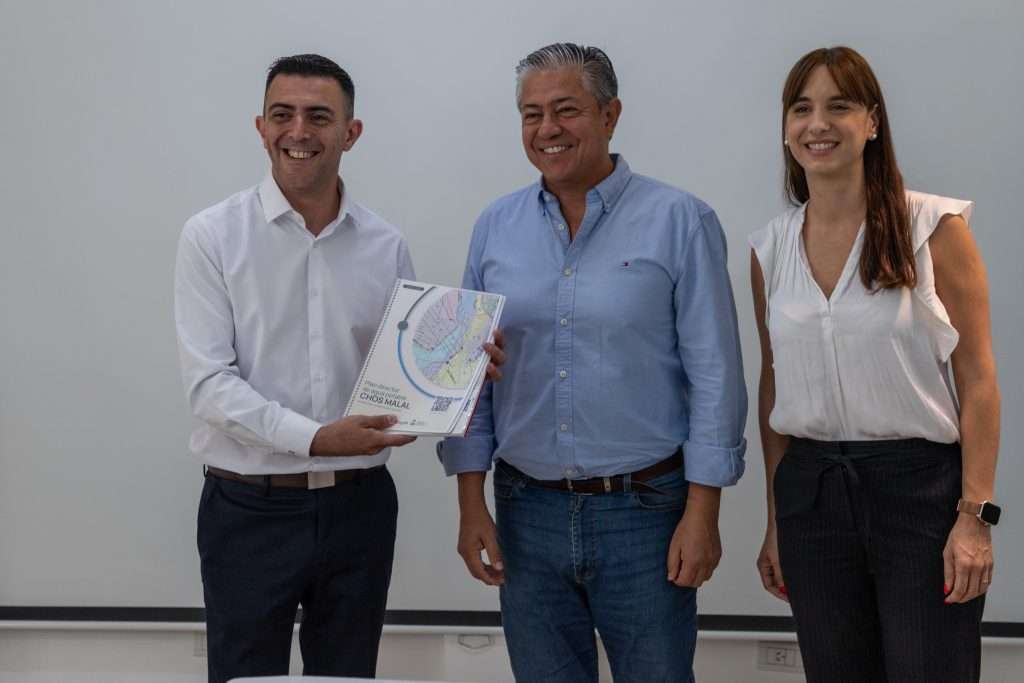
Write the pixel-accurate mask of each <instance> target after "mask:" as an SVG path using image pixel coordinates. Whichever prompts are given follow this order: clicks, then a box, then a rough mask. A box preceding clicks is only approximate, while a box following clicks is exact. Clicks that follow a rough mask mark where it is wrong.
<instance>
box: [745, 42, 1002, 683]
mask: <svg viewBox="0 0 1024 683" xmlns="http://www.w3.org/2000/svg"><path fill="white" fill-rule="evenodd" d="M782 100H783V145H784V155H785V160H786V191H787V194H788V196H789V199H790V200H791V201H792V203H793V204H794V207H793V208H791V209H790V210H788V211H786V212H785V213H783V214H782V215H780V216H778V217H776V218H775V219H774V220H773V221H771V222H770V223H769V224H768V225H767V226H765V227H764V228H762V229H761V230H759V231H758V232H756V233H755V234H754V235H752V236H751V238H750V244H751V246H752V247H753V249H752V253H751V261H750V270H751V286H752V288H753V294H754V305H755V312H756V316H757V325H758V331H759V333H760V339H761V357H762V365H761V378H760V391H759V417H760V427H761V442H762V445H763V450H764V457H765V469H766V478H767V482H768V528H767V531H766V533H765V540H764V545H763V547H762V549H761V553H760V555H759V557H758V560H757V566H758V570H759V572H760V574H761V579H762V582H763V583H764V587H765V589H766V590H767V591H769V592H770V593H772V594H773V595H775V596H776V597H778V598H781V599H783V600H788V601H789V602H790V604H791V607H792V610H793V615H794V617H795V620H796V625H797V635H798V638H799V641H800V646H801V652H802V655H803V659H804V667H805V670H806V672H807V677H808V680H809V681H812V682H813V681H829V682H830V683H836V682H840V681H858V682H859V681H865V682H867V681H871V682H872V683H874V682H876V681H901V682H905V681H928V683H938V682H941V681H956V682H957V683H960V682H962V681H977V680H978V679H979V665H980V651H981V650H980V648H981V638H980V624H981V615H982V610H983V607H984V597H983V596H984V593H985V592H986V591H987V589H988V586H989V583H990V582H991V580H992V568H993V562H992V550H991V544H992V540H991V529H990V527H989V524H990V523H994V522H995V521H998V520H997V517H998V508H997V507H996V506H995V505H994V504H993V503H992V502H991V499H992V498H993V495H994V479H995V464H996V453H997V450H998V445H999V391H998V387H997V384H996V372H995V363H994V359H993V355H992V344H991V336H990V330H989V305H988V287H987V284H986V277H985V269H984V266H983V264H982V261H981V257H980V256H979V253H978V249H977V247H976V246H975V243H974V240H973V238H972V237H971V233H970V230H969V228H968V221H969V220H970V216H971V211H972V208H973V203H972V202H969V201H961V200H956V199H948V198H945V197H939V196H935V195H928V194H922V193H918V192H910V191H906V190H904V187H903V180H902V177H901V175H900V172H899V169H898V167H897V165H896V160H895V155H894V152H893V144H892V135H891V131H890V128H889V121H888V118H887V115H886V109H885V101H884V100H883V98H882V93H881V89H880V88H879V86H878V82H877V81H876V79H875V76H874V74H873V73H872V71H871V68H870V67H869V66H868V64H867V62H866V61H865V60H864V59H863V57H861V56H860V55H859V54H857V53H856V52H855V51H853V50H851V49H849V48H844V47H838V48H828V49H820V50H815V51H813V52H811V53H809V54H807V55H805V56H804V57H803V58H801V59H800V61H798V62H797V64H796V65H795V66H794V67H793V69H792V70H791V71H790V74H789V77H788V79H787V81H786V84H785V87H784V91H783V97H782ZM937 142H938V141H937ZM950 163H951V164H952V163H954V160H952V159H951V160H950ZM950 365H951V366H952V374H953V379H954V380H955V390H954V387H953V384H952V383H951V379H950V375H949V369H950ZM983 503H984V504H985V505H982V504H983ZM980 508H983V509H980ZM958 510H959V512H958Z"/></svg>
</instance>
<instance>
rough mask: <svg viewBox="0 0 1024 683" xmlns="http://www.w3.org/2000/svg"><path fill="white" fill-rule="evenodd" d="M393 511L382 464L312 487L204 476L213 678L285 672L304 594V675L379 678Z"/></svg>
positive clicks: (202, 534)
mask: <svg viewBox="0 0 1024 683" xmlns="http://www.w3.org/2000/svg"><path fill="white" fill-rule="evenodd" d="M397 514H398V499H397V496H396V494H395V484H394V481H393V480H392V478H391V475H390V474H389V473H388V471H387V469H386V468H384V467H378V468H374V469H372V470H367V471H365V472H362V473H360V475H359V476H358V477H357V478H355V479H353V480H352V481H346V482H339V483H338V484H336V485H335V486H333V487H330V488H323V489H316V490H306V489H289V488H267V487H262V486H254V485H252V484H246V483H240V482H234V481H227V480H224V479H218V478H215V477H213V476H207V478H206V482H205V484H204V486H203V493H202V497H201V499H200V503H199V525H198V529H199V532H198V545H199V556H200V562H201V568H202V577H203V597H204V600H205V603H206V627H207V644H208V647H207V650H208V656H209V680H210V683H223V682H225V681H227V680H229V679H231V678H234V677H239V676H271V675H286V674H287V673H288V661H289V656H290V650H291V642H292V630H293V628H294V624H295V615H296V609H297V608H298V607H299V606H300V605H301V606H302V624H301V626H300V629H299V644H300V647H301V650H302V659H303V664H304V668H303V673H304V675H307V676H351V677H371V678H372V677H373V675H374V673H375V671H376V666H377V649H378V646H379V643H380V636H381V630H382V628H383V623H384V611H385V605H386V602H387V591H388V584H389V583H390V581H391V563H392V559H393V556H394V544H395V525H396V520H397Z"/></svg>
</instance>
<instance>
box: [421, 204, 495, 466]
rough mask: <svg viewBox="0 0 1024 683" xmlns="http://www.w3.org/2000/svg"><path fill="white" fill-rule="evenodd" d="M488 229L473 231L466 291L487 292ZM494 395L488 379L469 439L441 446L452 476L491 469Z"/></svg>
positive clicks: (478, 226)
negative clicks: (483, 269) (483, 265)
mask: <svg viewBox="0 0 1024 683" xmlns="http://www.w3.org/2000/svg"><path fill="white" fill-rule="evenodd" d="M485 226H486V221H485V219H484V217H481V218H480V220H478V221H477V224H476V226H475V227H474V228H473V237H472V239H471V240H470V244H469V254H468V256H467V257H466V269H465V271H464V273H463V276H462V287H463V288H464V289H472V290H476V291H481V292H482V291H487V289H486V287H485V286H484V282H483V277H482V275H481V261H482V256H483V250H484V245H485V242H486V227H485ZM499 326H500V323H499ZM493 395H494V387H493V385H492V384H491V381H490V380H489V379H488V380H485V381H484V386H483V389H481V391H480V398H479V400H478V401H477V404H476V410H475V411H474V413H473V418H472V420H471V421H470V423H469V429H468V430H467V431H466V436H465V437H462V438H459V437H449V438H447V439H445V440H444V441H442V442H441V443H439V444H438V445H437V455H438V458H440V460H441V464H442V465H444V471H445V474H447V475H448V476H451V475H453V474H460V473H462V472H486V471H487V470H489V469H491V461H492V459H493V456H494V448H495V439H494V414H493V412H492V411H493V406H494V404H493Z"/></svg>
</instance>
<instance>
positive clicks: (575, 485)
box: [506, 448, 683, 495]
mask: <svg viewBox="0 0 1024 683" xmlns="http://www.w3.org/2000/svg"><path fill="white" fill-rule="evenodd" d="M506 464H508V463H506ZM682 466H683V450H682V449H681V448H679V449H676V452H675V453H673V454H672V455H670V456H668V457H667V458H665V459H664V460H659V461H658V462H656V463H654V464H653V465H651V466H650V467H645V468H643V469H642V470H637V471H636V472H630V473H629V474H616V475H615V476H612V477H590V478H587V479H534V478H533V477H527V478H528V479H529V480H530V483H531V484H535V485H537V486H541V487H543V488H546V489H559V490H561V491H571V492H572V493H587V494H591V495H593V494H600V493H616V492H622V491H625V490H626V486H625V484H626V477H629V480H630V482H636V483H643V482H645V481H650V480H651V479H656V478H657V477H660V476H661V475H663V474H668V473H669V472H673V471H675V470H677V469H679V468H680V467H682ZM523 476H526V475H523Z"/></svg>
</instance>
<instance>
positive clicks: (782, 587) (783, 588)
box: [779, 586, 789, 595]
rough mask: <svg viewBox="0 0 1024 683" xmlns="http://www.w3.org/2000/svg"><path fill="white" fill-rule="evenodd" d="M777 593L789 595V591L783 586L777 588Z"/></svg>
mask: <svg viewBox="0 0 1024 683" xmlns="http://www.w3.org/2000/svg"><path fill="white" fill-rule="evenodd" d="M779 592H780V593H782V594H783V595H789V591H787V590H786V587H785V586H779Z"/></svg>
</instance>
